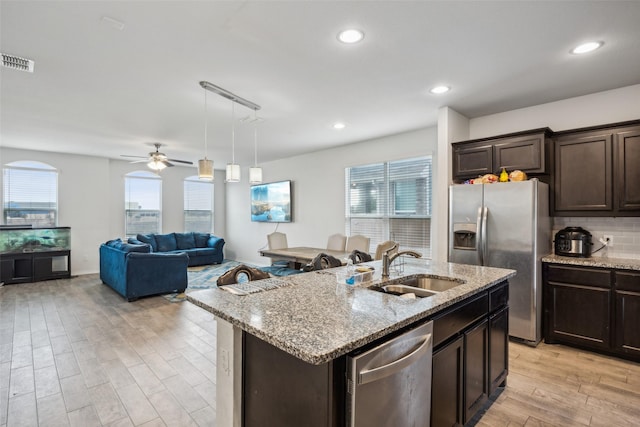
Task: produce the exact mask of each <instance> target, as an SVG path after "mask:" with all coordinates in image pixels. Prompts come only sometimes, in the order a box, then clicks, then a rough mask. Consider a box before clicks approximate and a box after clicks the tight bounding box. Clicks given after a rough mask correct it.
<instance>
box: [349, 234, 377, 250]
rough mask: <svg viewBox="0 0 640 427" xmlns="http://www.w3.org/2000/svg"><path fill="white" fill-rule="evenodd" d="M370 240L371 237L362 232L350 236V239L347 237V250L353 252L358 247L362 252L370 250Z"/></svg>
mask: <svg viewBox="0 0 640 427" xmlns="http://www.w3.org/2000/svg"><path fill="white" fill-rule="evenodd" d="M370 241H371V239H369V238H368V237H365V236H362V235H360V234H356V235H354V236H349V239H347V248H346V249H347V250H346V252H351V251H353V250H356V249H357V250H359V251H362V252H369V242H370Z"/></svg>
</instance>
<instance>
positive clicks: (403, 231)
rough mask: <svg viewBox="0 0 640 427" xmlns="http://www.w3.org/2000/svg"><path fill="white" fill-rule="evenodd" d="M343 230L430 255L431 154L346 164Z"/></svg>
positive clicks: (372, 245) (372, 241)
mask: <svg viewBox="0 0 640 427" xmlns="http://www.w3.org/2000/svg"><path fill="white" fill-rule="evenodd" d="M345 177H346V178H345V196H346V214H345V217H346V218H345V219H346V221H345V223H346V224H345V230H346V232H347V234H349V235H352V234H363V235H365V236H367V237H369V238H370V239H371V248H370V251H371V252H373V251H374V250H375V248H376V246H377V245H378V244H379V243H382V242H384V241H386V240H394V241H396V242H398V243H399V244H400V247H401V249H402V250H409V249H411V250H415V251H418V252H420V253H422V255H423V256H424V257H426V258H430V257H431V157H430V156H429V157H420V158H415V159H408V160H400V161H395V162H387V163H377V164H372V165H365V166H358V167H352V168H347V169H346V174H345Z"/></svg>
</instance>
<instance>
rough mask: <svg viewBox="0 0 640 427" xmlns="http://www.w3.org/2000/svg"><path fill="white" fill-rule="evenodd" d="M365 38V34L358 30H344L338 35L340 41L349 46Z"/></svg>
mask: <svg viewBox="0 0 640 427" xmlns="http://www.w3.org/2000/svg"><path fill="white" fill-rule="evenodd" d="M363 38H364V33H363V32H362V31H360V30H356V29H349V30H344V31H340V32H339V33H338V40H340V41H341V42H342V43H348V44H352V43H358V42H359V41H361V40H362V39H363Z"/></svg>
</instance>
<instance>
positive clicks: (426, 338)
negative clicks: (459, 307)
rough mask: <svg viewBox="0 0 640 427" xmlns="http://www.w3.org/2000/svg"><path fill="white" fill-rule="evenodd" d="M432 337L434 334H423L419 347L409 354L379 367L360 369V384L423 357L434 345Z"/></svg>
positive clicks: (378, 377) (397, 369)
mask: <svg viewBox="0 0 640 427" xmlns="http://www.w3.org/2000/svg"><path fill="white" fill-rule="evenodd" d="M431 339H432V334H425V335H422V336H421V337H420V340H421V341H422V342H421V343H420V345H419V346H418V348H417V349H416V350H414V351H412V352H411V353H409V354H407V355H406V356H404V357H402V358H400V359H398V360H394V361H393V362H391V363H389V364H387V365H384V366H380V367H378V368H374V369H365V370H363V371H360V372H359V375H358V385H361V384H367V383H370V382H372V381H376V380H379V379H381V378H384V377H387V376H389V375H391V374H394V373H396V372H398V371H401V370H403V369H404V368H406V367H407V366H409V365H411V364H412V363H413V362H414V361H415V360H416V359H419V358H421V357H422V356H424V355H425V353H427V352H428V351H429V349H430V348H431V346H432V344H431Z"/></svg>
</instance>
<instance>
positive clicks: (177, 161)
mask: <svg viewBox="0 0 640 427" xmlns="http://www.w3.org/2000/svg"><path fill="white" fill-rule="evenodd" d="M167 160H171V161H172V162H176V163H184V164H186V165H192V164H193V162H190V161H187V160H178V159H167Z"/></svg>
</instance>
